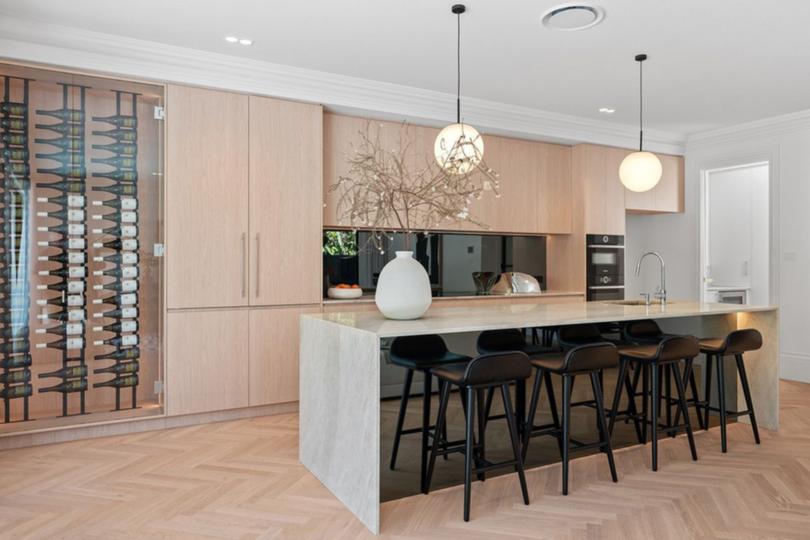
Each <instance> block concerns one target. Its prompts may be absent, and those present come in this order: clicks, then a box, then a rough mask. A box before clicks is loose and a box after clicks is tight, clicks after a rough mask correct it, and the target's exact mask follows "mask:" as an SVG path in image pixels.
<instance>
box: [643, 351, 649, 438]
mask: <svg viewBox="0 0 810 540" xmlns="http://www.w3.org/2000/svg"><path fill="white" fill-rule="evenodd" d="M649 412H650V366H649V365H648V364H644V365H642V366H641V415H642V416H643V417H644V421H643V422H642V424H641V434H642V436H641V438H642V441H641V442H642V444H647V429H648V428H649V425H648V419H649V417H650V415H649Z"/></svg>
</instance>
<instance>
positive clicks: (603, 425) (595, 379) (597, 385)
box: [591, 372, 619, 482]
mask: <svg viewBox="0 0 810 540" xmlns="http://www.w3.org/2000/svg"><path fill="white" fill-rule="evenodd" d="M591 386H592V387H593V397H594V399H595V400H596V422H597V424H598V425H599V442H601V443H602V445H603V447H602V450H603V451H604V452H605V454H607V458H608V466H609V467H610V477H611V478H612V479H613V481H614V482H618V481H619V478H618V477H617V476H616V464H615V463H614V461H613V447H612V446H611V444H610V432H609V431H608V426H607V419H606V418H605V405H604V399H603V398H602V385H601V381H600V380H599V375H598V374H597V373H596V372H591Z"/></svg>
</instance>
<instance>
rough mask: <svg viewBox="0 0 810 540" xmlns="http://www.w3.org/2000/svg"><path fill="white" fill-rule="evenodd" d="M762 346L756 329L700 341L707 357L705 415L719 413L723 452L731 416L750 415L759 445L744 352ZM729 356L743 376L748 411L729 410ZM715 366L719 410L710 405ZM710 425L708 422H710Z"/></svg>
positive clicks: (726, 445) (742, 381)
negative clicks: (726, 367)
mask: <svg viewBox="0 0 810 540" xmlns="http://www.w3.org/2000/svg"><path fill="white" fill-rule="evenodd" d="M761 347H762V334H760V333H759V331H757V330H754V329H746V330H735V331H734V332H731V333H730V334H729V335H727V336H726V337H725V339H701V340H700V352H702V353H705V354H706V405H705V415H706V418H707V419H708V417H709V411H715V412H719V413H720V444H721V448H722V450H723V452H724V453H725V452H726V451H727V450H728V443H727V441H726V420H727V419H728V417H731V418H738V417H740V416H746V415H747V416H748V417H749V418H750V419H751V429H752V430H753V432H754V441H755V442H756V443H757V444H759V430H758V429H757V417H756V415H755V414H754V404H753V402H752V401H751V388H750V387H749V386H748V375H746V373H745V363H744V362H743V353H745V352H747V351H755V350H757V349H759V348H761ZM726 356H734V359H735V360H736V361H737V372H738V373H739V374H740V384H741V385H742V389H743V395H744V396H745V406H746V407H748V409H747V410H745V411H731V412H729V411H727V410H726V392H725V384H726V380H725V379H726V374H725V366H724V365H723V364H724V363H725V362H724V359H725V357H726ZM712 363H716V364H717V399H718V405H719V406H720V407H719V408H718V407H712V406H711V405H710V403H709V402H710V399H711V380H712ZM707 424H708V422H707Z"/></svg>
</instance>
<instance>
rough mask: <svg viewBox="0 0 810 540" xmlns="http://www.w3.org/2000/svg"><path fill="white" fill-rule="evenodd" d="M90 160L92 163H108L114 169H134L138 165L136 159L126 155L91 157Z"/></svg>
mask: <svg viewBox="0 0 810 540" xmlns="http://www.w3.org/2000/svg"><path fill="white" fill-rule="evenodd" d="M90 161H91V162H93V163H102V164H104V165H110V166H112V167H115V168H116V169H135V168H136V167H137V166H138V160H136V159H135V158H132V157H126V156H114V157H108V158H91V159H90Z"/></svg>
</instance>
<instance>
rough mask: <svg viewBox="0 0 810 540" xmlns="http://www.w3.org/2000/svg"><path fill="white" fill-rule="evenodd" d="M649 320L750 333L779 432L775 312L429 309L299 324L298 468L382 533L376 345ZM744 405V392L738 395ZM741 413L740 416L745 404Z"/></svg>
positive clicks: (674, 327)
mask: <svg viewBox="0 0 810 540" xmlns="http://www.w3.org/2000/svg"><path fill="white" fill-rule="evenodd" d="M639 319H655V320H656V321H658V323H659V324H660V325H661V327H662V328H663V329H664V331H666V332H672V333H683V334H692V335H695V336H698V337H710V336H713V337H719V336H723V335H725V334H726V333H728V332H729V331H731V330H734V329H737V328H756V329H758V330H759V331H760V332H761V333H762V336H763V339H764V346H763V348H762V349H760V350H759V351H754V352H753V353H748V354H746V367H747V370H748V377H749V380H750V384H751V392H752V395H753V400H754V406H755V407H756V411H757V420H758V422H759V425H760V426H761V427H763V428H766V429H771V430H776V429H777V428H778V379H779V365H778V342H777V340H778V311H777V308H775V307H772V306H741V305H732V304H703V303H697V302H686V301H672V302H670V303H669V304H667V305H666V306H660V305H658V304H653V305H650V306H645V305H626V304H620V303H614V302H576V303H559V304H557V303H521V304H514V305H497V306H474V307H466V308H460V307H452V308H439V309H431V310H430V311H429V312H428V314H427V315H426V316H425V317H423V318H422V319H418V320H413V321H394V320H388V319H385V318H384V317H383V316H382V315H381V314H380V313H378V312H372V311H345V312H337V313H326V314H322V315H304V316H302V318H301V333H300V336H301V337H300V340H301V349H300V420H299V422H300V449H299V459H300V461H301V463H303V464H304V465H305V466H306V467H307V468H308V469H309V470H310V471H311V472H312V473H313V474H314V475H315V476H316V477H317V478H318V479H319V480H320V481H321V482H323V484H324V485H325V486H326V487H327V488H329V489H330V490H331V491H332V493H334V494H335V496H336V497H337V498H338V499H339V500H340V501H341V502H343V504H345V505H346V506H347V507H348V508H349V509H350V510H351V511H352V512H353V513H354V514H355V515H356V516H357V517H358V519H360V520H361V521H362V522H363V523H364V524H365V525H366V526H367V527H368V528H369V529H370V530H371V531H372V532H375V533H377V532H379V530H380V458H381V457H380V357H381V354H380V340H381V339H383V338H392V337H397V336H406V335H424V334H441V335H445V336H449V335H458V334H471V335H474V334H475V333H478V332H481V331H483V330H496V329H506V328H542V327H556V326H562V325H569V324H581V323H607V322H622V321H631V320H639ZM737 395H738V396H740V397H739V401H742V393H741V392H738V393H737ZM739 408H741V409H742V408H744V405H743V404H742V403H741V404H740V406H739Z"/></svg>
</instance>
